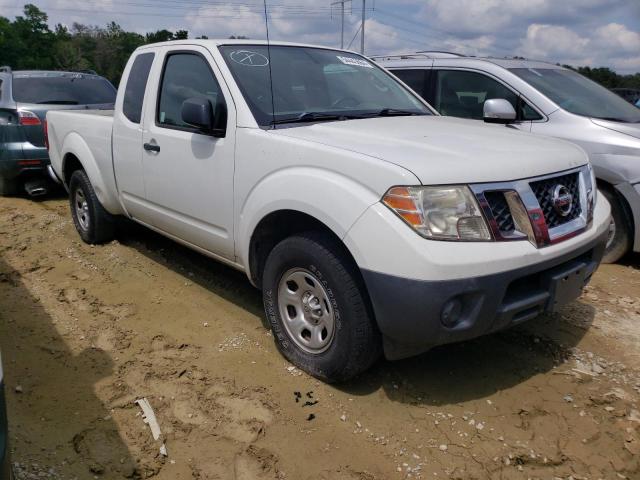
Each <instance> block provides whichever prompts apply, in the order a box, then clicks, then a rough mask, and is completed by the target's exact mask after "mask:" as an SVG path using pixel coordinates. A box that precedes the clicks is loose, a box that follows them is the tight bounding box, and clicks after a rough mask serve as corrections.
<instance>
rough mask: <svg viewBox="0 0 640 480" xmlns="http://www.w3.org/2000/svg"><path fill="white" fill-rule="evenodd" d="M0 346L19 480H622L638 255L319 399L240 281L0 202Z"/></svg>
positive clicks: (637, 466) (638, 392)
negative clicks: (529, 316) (514, 324)
mask: <svg viewBox="0 0 640 480" xmlns="http://www.w3.org/2000/svg"><path fill="white" fill-rule="evenodd" d="M0 347H1V349H2V354H3V359H4V363H5V372H6V380H7V389H8V392H7V393H8V408H9V417H10V422H11V423H10V437H11V442H12V450H13V457H14V462H16V467H17V473H18V475H17V476H18V479H20V480H22V479H32V478H48V479H79V480H83V479H91V478H104V479H122V478H136V479H137V478H152V477H153V478H156V479H158V480H169V479H171V480H180V479H202V480H204V479H223V480H226V479H234V480H266V479H269V480H273V479H292V480H334V479H335V480H356V479H359V480H374V479H376V480H383V479H390V480H392V479H404V478H422V479H427V478H428V479H434V478H452V479H487V478H489V479H494V478H495V479H511V478H515V479H535V478H540V479H552V478H565V479H568V478H573V479H576V480H577V479H582V478H585V479H599V478H602V479H619V478H629V479H639V478H640V413H639V410H640V407H639V405H638V404H639V401H638V399H639V396H640V257H639V256H637V255H636V256H631V257H630V258H629V259H628V260H627V263H626V264H624V265H616V266H605V267H602V268H601V270H600V271H599V272H598V273H597V274H596V276H595V278H594V281H593V284H592V286H591V287H589V288H588V290H587V291H586V292H585V295H584V296H583V297H582V298H581V299H580V301H579V302H577V303H575V304H574V305H572V306H570V307H568V308H567V309H566V310H564V311H563V312H562V313H561V314H558V315H554V316H546V317H543V318H539V319H537V320H535V321H533V322H530V323H529V324H527V325H524V326H521V327H519V328H516V329H513V330H510V331H506V332H503V333H500V334H496V335H491V336H488V337H485V338H481V339H478V340H476V341H472V342H467V343H464V344H459V345H451V346H446V347H442V348H438V349H436V350H434V351H431V352H429V353H427V354H425V355H422V356H420V357H418V358H414V359H410V360H405V361H402V362H397V363H390V362H385V361H381V362H379V363H378V364H377V365H375V366H374V368H373V369H372V370H371V371H370V372H369V373H367V374H366V375H364V376H362V377H361V378H359V379H358V380H357V381H354V382H351V383H348V384H346V385H340V386H327V385H324V384H320V383H319V382H317V381H316V380H314V379H312V378H310V377H308V376H306V375H305V374H302V373H301V372H299V371H298V370H296V369H295V368H293V367H291V366H290V365H289V364H287V363H286V362H285V361H284V360H283V359H282V357H281V356H280V355H279V354H278V353H277V351H276V348H275V346H274V344H273V339H272V338H271V336H270V334H269V332H268V331H267V330H266V329H265V326H264V324H263V315H262V307H261V297H260V294H259V293H258V292H257V291H256V290H254V289H253V288H252V287H251V286H250V285H249V284H248V282H247V281H246V279H245V277H244V276H243V275H242V274H240V273H238V272H236V271H233V270H231V269H229V268H226V267H224V266H221V265H219V264H217V263H215V262H213V261H211V260H208V259H206V258H204V257H202V256H200V255H198V254H195V253H192V252H190V251H188V250H186V249H184V248H182V247H179V246H177V245H176V244H174V243H172V242H170V241H168V240H165V239H163V238H161V237H159V236H158V235H155V234H153V233H150V232H148V231H146V230H144V229H142V228H140V227H136V226H133V225H129V224H127V225H126V228H124V229H123V231H121V233H120V234H119V237H118V240H117V241H114V242H112V243H111V244H109V245H106V246H102V247H90V246H87V245H84V244H82V243H81V242H80V240H79V237H78V236H77V235H76V233H75V231H74V229H73V226H72V224H71V221H70V217H69V214H68V208H67V205H66V202H65V201H64V200H62V199H48V200H45V201H43V202H33V201H30V200H26V199H7V198H3V199H0ZM140 398H147V399H148V400H149V402H150V404H151V405H152V407H153V409H154V410H155V413H156V415H157V418H158V421H159V424H160V427H161V429H162V433H163V436H162V438H161V439H160V440H159V441H154V440H153V439H152V437H151V431H150V429H149V427H148V426H147V425H146V424H145V423H144V422H143V419H142V416H141V411H140V408H139V407H138V406H137V405H136V404H135V400H137V399H140ZM163 441H164V442H165V445H166V450H167V453H168V455H167V456H166V457H165V456H163V455H161V454H160V446H161V445H162V442H163Z"/></svg>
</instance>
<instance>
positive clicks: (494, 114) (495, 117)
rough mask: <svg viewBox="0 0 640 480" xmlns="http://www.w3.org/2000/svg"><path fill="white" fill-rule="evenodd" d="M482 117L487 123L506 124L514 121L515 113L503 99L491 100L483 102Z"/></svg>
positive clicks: (511, 106)
mask: <svg viewBox="0 0 640 480" xmlns="http://www.w3.org/2000/svg"><path fill="white" fill-rule="evenodd" d="M483 116H484V121H485V122H487V123H504V124H506V123H511V122H514V121H515V120H516V111H515V110H514V108H513V105H511V103H509V101H507V100H505V99H504V98H492V99H490V100H487V101H485V102H484V114H483Z"/></svg>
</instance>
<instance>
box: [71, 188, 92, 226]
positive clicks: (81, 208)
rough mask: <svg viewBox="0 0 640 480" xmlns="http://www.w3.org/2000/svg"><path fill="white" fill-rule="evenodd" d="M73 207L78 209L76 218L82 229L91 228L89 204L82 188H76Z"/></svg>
mask: <svg viewBox="0 0 640 480" xmlns="http://www.w3.org/2000/svg"><path fill="white" fill-rule="evenodd" d="M73 208H74V209H75V211H76V218H77V219H78V223H79V224H80V228H82V230H88V229H89V204H88V203H87V199H86V197H85V196H84V192H83V191H82V190H81V189H78V190H76V193H75V195H74V198H73Z"/></svg>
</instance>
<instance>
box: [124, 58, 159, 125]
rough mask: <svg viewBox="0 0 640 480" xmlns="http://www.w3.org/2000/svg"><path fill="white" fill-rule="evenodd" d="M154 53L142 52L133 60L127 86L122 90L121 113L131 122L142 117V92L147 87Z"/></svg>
mask: <svg viewBox="0 0 640 480" xmlns="http://www.w3.org/2000/svg"><path fill="white" fill-rule="evenodd" d="M154 57H155V54H154V53H142V54H140V55H138V56H137V57H136V59H135V60H134V61H133V66H132V67H131V71H130V72H129V78H128V79H127V86H126V87H125V91H124V101H123V103H122V113H124V116H125V117H127V118H128V119H129V120H130V121H131V122H133V123H140V119H141V118H142V104H143V103H144V92H145V91H146V89H147V80H149V72H150V71H151V65H152V64H153V58H154Z"/></svg>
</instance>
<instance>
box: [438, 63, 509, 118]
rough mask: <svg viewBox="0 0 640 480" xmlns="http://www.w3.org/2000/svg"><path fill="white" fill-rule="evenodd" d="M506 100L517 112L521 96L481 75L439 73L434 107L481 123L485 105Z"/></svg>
mask: <svg viewBox="0 0 640 480" xmlns="http://www.w3.org/2000/svg"><path fill="white" fill-rule="evenodd" d="M492 98H504V99H505V100H508V101H509V102H510V103H511V105H513V108H514V110H516V112H517V111H518V98H519V97H518V96H517V95H516V94H515V93H514V92H512V91H511V90H509V89H508V88H507V87H505V86H504V85H502V84H501V83H499V82H497V81H495V80H494V79H492V78H489V77H487V76H486V75H483V74H481V73H476V72H465V71H462V70H440V71H438V79H437V82H436V92H435V102H434V103H435V105H434V106H435V108H436V110H438V112H440V113H441V114H442V115H448V116H452V117H461V118H472V119H476V120H482V118H483V109H484V102H485V101H486V100H489V99H492Z"/></svg>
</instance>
